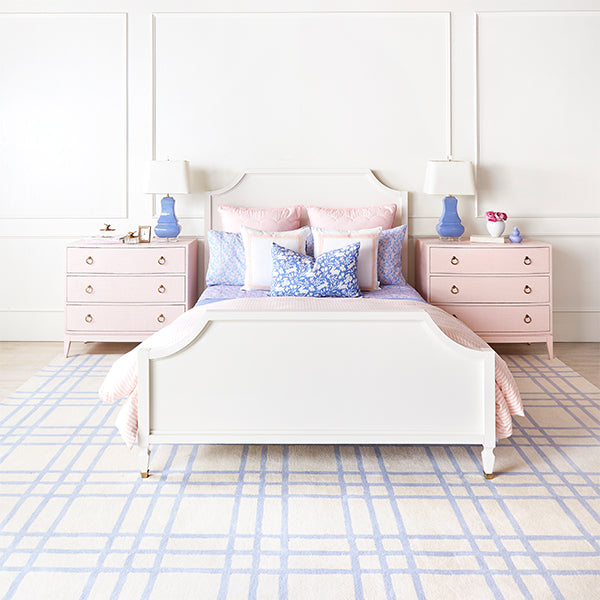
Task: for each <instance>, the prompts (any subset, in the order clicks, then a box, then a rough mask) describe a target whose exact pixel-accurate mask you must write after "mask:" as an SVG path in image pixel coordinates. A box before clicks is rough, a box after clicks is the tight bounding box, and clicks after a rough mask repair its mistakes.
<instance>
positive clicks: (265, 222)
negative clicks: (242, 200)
mask: <svg viewBox="0 0 600 600" xmlns="http://www.w3.org/2000/svg"><path fill="white" fill-rule="evenodd" d="M217 210H218V211H219V216H220V217H221V225H222V228H223V231H232V232H234V233H239V232H240V231H241V230H242V229H241V228H242V225H243V226H244V227H250V228H251V229H260V230H261V231H292V230H293V229H299V227H300V218H301V217H302V207H301V206H282V207H281V208H251V207H248V206H226V205H225V204H221V205H220V206H219V207H217Z"/></svg>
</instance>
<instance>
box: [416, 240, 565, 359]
mask: <svg viewBox="0 0 600 600" xmlns="http://www.w3.org/2000/svg"><path fill="white" fill-rule="evenodd" d="M415 250H416V287H417V290H418V291H419V292H420V293H421V295H422V296H423V298H425V300H427V302H429V303H431V304H435V305H436V306H439V307H440V308H443V309H444V310H445V311H446V312H449V313H450V314H452V315H454V316H455V317H457V318H459V319H460V320H461V321H463V322H464V323H466V324H467V325H468V326H469V327H470V328H471V329H472V330H473V331H475V332H476V333H477V334H478V335H479V336H480V337H482V338H483V339H484V340H485V341H487V342H545V343H546V346H547V348H548V355H549V356H550V357H551V358H552V352H553V351H552V247H551V246H550V244H546V243H544V242H522V243H520V244H494V245H492V244H481V243H479V244H477V243H471V242H443V241H440V240H437V239H422V240H417V242H416V248H415Z"/></svg>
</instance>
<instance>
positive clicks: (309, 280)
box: [271, 242, 360, 298]
mask: <svg viewBox="0 0 600 600" xmlns="http://www.w3.org/2000/svg"><path fill="white" fill-rule="evenodd" d="M359 248H360V242H356V243H355V244H349V245H348V246H344V247H343V248H337V249H336V250H332V251H330V252H325V253H323V254H321V256H318V257H317V258H314V257H312V256H307V255H306V254H299V253H298V252H294V251H293V250H288V249H287V248H283V247H282V246H279V245H278V244H276V243H274V242H273V246H272V247H271V256H272V258H273V282H272V284H271V296H314V297H318V298H355V297H356V296H360V291H359V287H358V277H357V274H356V267H357V263H358V250H359Z"/></svg>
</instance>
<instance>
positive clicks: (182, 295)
mask: <svg viewBox="0 0 600 600" xmlns="http://www.w3.org/2000/svg"><path fill="white" fill-rule="evenodd" d="M197 256H198V243H197V241H196V239H192V238H189V239H186V238H181V239H178V240H177V241H176V242H152V243H149V244H122V245H121V244H119V245H112V244H111V245H94V244H92V243H87V242H75V243H74V244H71V245H69V246H68V247H67V276H66V304H65V356H68V353H69V347H70V345H71V342H72V341H107V342H123V341H142V340H144V339H145V338H147V337H148V336H149V335H150V334H152V333H153V332H155V331H157V330H158V329H160V328H161V327H164V326H165V325H168V324H169V323H172V322H173V320H174V319H175V318H177V317H178V316H179V315H180V314H182V313H183V312H184V311H186V310H188V309H189V308H191V307H192V306H193V305H194V304H195V302H196V300H197V299H198V293H197V284H198V279H197Z"/></svg>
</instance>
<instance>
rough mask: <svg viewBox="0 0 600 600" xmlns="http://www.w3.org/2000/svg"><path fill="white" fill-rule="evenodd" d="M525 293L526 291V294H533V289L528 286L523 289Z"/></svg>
mask: <svg viewBox="0 0 600 600" xmlns="http://www.w3.org/2000/svg"><path fill="white" fill-rule="evenodd" d="M523 291H524V292H525V293H526V294H531V292H532V290H531V288H530V287H529V286H528V285H526V286H525V287H524V288H523Z"/></svg>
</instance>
